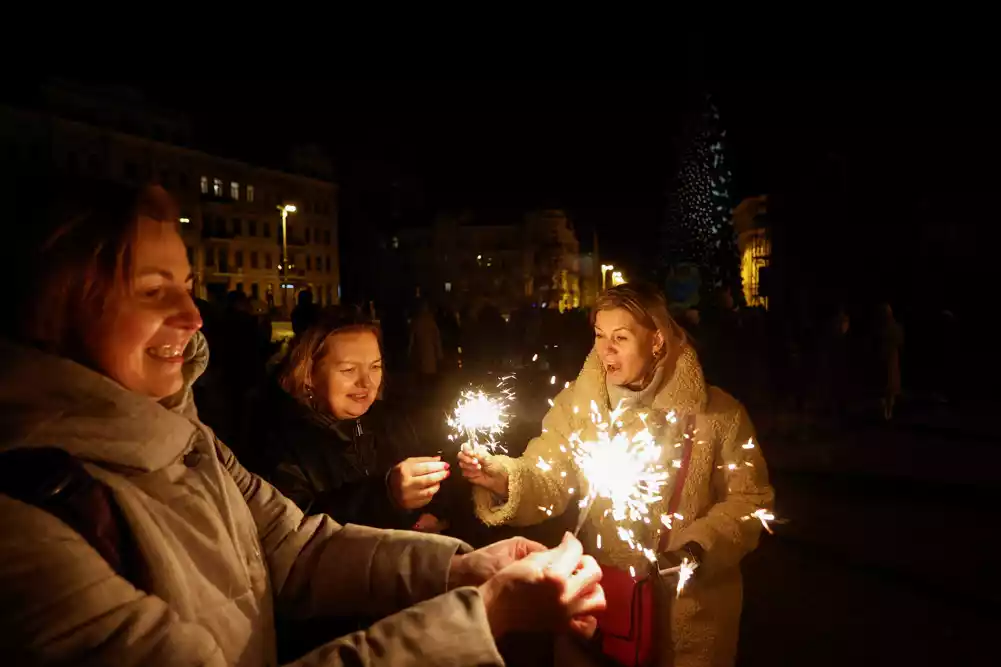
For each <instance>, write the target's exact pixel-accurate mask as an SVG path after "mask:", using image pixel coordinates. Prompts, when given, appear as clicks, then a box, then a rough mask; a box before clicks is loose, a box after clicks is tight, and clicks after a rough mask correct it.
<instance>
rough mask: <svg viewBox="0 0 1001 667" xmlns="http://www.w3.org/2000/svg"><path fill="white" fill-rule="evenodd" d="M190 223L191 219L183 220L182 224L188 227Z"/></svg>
mask: <svg viewBox="0 0 1001 667" xmlns="http://www.w3.org/2000/svg"><path fill="white" fill-rule="evenodd" d="M190 222H191V218H181V224H182V225H187V224H188V223H190Z"/></svg>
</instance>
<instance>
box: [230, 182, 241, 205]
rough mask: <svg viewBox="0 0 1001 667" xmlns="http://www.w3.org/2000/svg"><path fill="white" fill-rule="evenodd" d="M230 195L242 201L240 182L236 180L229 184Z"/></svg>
mask: <svg viewBox="0 0 1001 667" xmlns="http://www.w3.org/2000/svg"><path fill="white" fill-rule="evenodd" d="M229 196H230V198H231V199H234V200H236V201H240V184H239V183H237V182H236V181H233V182H232V183H230V184H229Z"/></svg>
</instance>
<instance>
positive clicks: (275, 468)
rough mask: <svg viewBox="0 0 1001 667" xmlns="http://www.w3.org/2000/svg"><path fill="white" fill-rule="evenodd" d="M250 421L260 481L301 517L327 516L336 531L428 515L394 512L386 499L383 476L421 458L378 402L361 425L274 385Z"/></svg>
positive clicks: (402, 423) (408, 433) (407, 430)
mask: <svg viewBox="0 0 1001 667" xmlns="http://www.w3.org/2000/svg"><path fill="white" fill-rule="evenodd" d="M256 421H257V423H258V424H259V427H258V429H257V434H256V439H257V440H258V444H257V451H258V452H260V453H261V455H262V459H263V461H264V462H265V466H266V470H264V471H263V473H264V476H265V477H266V478H267V479H268V480H269V481H270V482H271V483H272V484H274V485H275V486H276V487H277V488H278V489H279V490H280V491H281V492H282V493H283V494H285V496H287V497H288V498H289V499H291V500H292V501H293V502H295V504H296V505H298V506H299V508H300V509H302V511H303V512H305V513H306V514H319V513H324V514H329V515H330V516H331V517H333V518H334V520H335V521H337V522H338V523H341V524H345V523H355V524H361V525H366V526H375V527H377V528H410V527H411V526H413V525H414V522H415V521H416V520H417V517H418V516H419V514H420V513H421V512H431V513H433V509H431V508H430V506H429V507H425V508H422V509H421V510H420V512H417V511H407V510H401V509H399V508H398V507H396V505H395V504H394V503H393V501H392V499H391V497H390V494H389V489H388V486H387V476H388V474H389V472H390V470H392V468H393V466H395V465H396V464H397V463H399V462H400V461H403V460H404V459H406V458H408V457H411V456H420V455H421V452H420V451H419V450H420V445H419V441H418V439H417V434H416V433H415V432H414V429H413V427H412V426H411V425H410V423H409V421H407V419H406V418H403V417H400V416H397V415H396V414H391V412H390V410H388V409H387V408H386V407H385V406H384V405H383V404H382V401H376V402H375V404H374V405H373V406H372V408H371V409H370V410H369V411H368V412H367V413H366V414H365V415H364V416H362V417H361V418H360V419H346V420H338V419H336V418H334V417H333V416H332V415H330V414H329V413H324V412H320V411H318V410H314V409H312V408H310V407H308V406H306V405H303V404H302V403H300V402H299V401H297V400H295V399H294V398H292V397H291V396H290V395H289V394H287V393H286V392H285V391H284V390H282V389H281V388H280V387H279V386H277V385H276V384H273V385H272V386H271V387H270V388H269V390H268V391H267V392H266V395H265V400H264V401H263V404H262V405H261V407H260V408H259V412H258V418H257V419H256ZM432 504H433V503H432Z"/></svg>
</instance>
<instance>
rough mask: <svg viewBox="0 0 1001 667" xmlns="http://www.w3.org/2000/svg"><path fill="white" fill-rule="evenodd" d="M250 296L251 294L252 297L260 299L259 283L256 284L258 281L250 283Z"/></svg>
mask: <svg viewBox="0 0 1001 667" xmlns="http://www.w3.org/2000/svg"><path fill="white" fill-rule="evenodd" d="M250 296H251V298H252V299H260V298H261V286H260V284H258V283H251V284H250Z"/></svg>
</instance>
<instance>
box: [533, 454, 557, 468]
mask: <svg viewBox="0 0 1001 667" xmlns="http://www.w3.org/2000/svg"><path fill="white" fill-rule="evenodd" d="M535 467H537V468H538V469H539V470H541V471H542V472H549V471H550V470H552V469H553V466H552V465H551V464H550V463H549V462H548V461H546V460H545V459H543V458H542V457H541V456H540V457H539V462H538V463H536V464H535Z"/></svg>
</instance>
